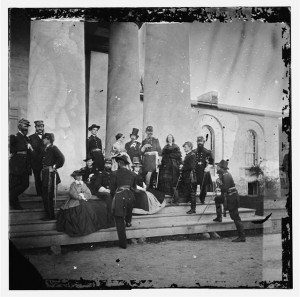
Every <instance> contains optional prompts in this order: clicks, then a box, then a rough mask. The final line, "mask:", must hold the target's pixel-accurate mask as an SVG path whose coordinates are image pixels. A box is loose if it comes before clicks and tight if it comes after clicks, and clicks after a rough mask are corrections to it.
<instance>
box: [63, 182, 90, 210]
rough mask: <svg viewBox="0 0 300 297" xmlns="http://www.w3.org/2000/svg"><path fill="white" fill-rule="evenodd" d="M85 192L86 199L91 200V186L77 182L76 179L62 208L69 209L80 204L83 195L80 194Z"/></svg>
mask: <svg viewBox="0 0 300 297" xmlns="http://www.w3.org/2000/svg"><path fill="white" fill-rule="evenodd" d="M81 193H82V194H83V195H84V197H85V199H87V200H89V199H91V197H92V194H91V192H90V190H89V188H88V187H87V186H86V184H85V183H82V184H76V182H75V181H74V182H73V183H72V184H71V186H70V190H69V196H70V197H69V199H68V200H67V201H66V202H65V204H64V205H63V206H62V207H61V209H69V208H71V207H75V206H78V205H79V204H80V202H79V201H80V200H81V197H80V195H79V194H81ZM85 202H86V201H83V202H82V203H85Z"/></svg>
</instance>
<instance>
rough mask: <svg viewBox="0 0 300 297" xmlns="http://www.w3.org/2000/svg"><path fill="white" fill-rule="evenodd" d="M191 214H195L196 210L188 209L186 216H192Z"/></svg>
mask: <svg viewBox="0 0 300 297" xmlns="http://www.w3.org/2000/svg"><path fill="white" fill-rule="evenodd" d="M193 213H196V210H194V209H190V210H189V211H187V214H193Z"/></svg>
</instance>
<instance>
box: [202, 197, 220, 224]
mask: <svg viewBox="0 0 300 297" xmlns="http://www.w3.org/2000/svg"><path fill="white" fill-rule="evenodd" d="M213 193H214V194H213V195H212V196H211V197H210V198H209V201H208V203H207V204H206V206H205V208H204V210H203V212H202V213H201V214H200V217H199V219H198V222H199V221H200V219H201V217H202V215H203V214H204V213H205V211H206V209H207V207H208V206H209V203H210V201H211V198H215V197H216V192H213Z"/></svg>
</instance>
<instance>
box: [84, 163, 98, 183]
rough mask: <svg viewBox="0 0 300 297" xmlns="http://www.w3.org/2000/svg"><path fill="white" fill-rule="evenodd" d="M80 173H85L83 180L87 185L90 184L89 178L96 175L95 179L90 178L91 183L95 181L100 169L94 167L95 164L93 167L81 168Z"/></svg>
mask: <svg viewBox="0 0 300 297" xmlns="http://www.w3.org/2000/svg"><path fill="white" fill-rule="evenodd" d="M80 171H81V172H82V173H83V175H82V180H83V181H84V182H85V183H87V182H88V179H89V176H90V175H91V174H94V175H93V177H91V178H90V181H91V180H92V179H95V178H96V175H98V174H99V170H98V168H97V167H96V166H94V164H93V166H92V167H88V166H85V167H83V168H81V169H80Z"/></svg>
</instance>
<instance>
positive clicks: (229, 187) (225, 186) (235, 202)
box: [214, 160, 246, 242]
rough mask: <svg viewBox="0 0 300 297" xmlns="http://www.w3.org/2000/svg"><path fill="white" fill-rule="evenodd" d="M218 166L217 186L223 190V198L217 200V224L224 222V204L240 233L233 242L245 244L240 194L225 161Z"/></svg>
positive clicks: (219, 197) (218, 197)
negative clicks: (240, 210) (240, 211)
mask: <svg viewBox="0 0 300 297" xmlns="http://www.w3.org/2000/svg"><path fill="white" fill-rule="evenodd" d="M216 165H217V174H218V175H219V180H217V184H218V186H219V188H220V190H221V196H217V197H216V198H215V204H216V213H217V217H216V218H215V219H214V221H215V222H222V206H221V204H224V208H225V211H226V209H228V210H229V215H230V218H231V219H232V220H233V221H234V224H235V226H236V229H237V231H238V238H236V239H234V240H232V241H233V242H245V241H246V237H245V232H244V226H243V223H242V220H241V218H240V215H239V209H238V208H239V204H240V203H239V194H238V192H237V189H236V187H235V184H234V181H233V178H232V175H231V174H230V173H229V172H228V171H227V170H228V169H229V168H228V163H227V162H226V161H225V160H221V161H220V162H219V163H216Z"/></svg>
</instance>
